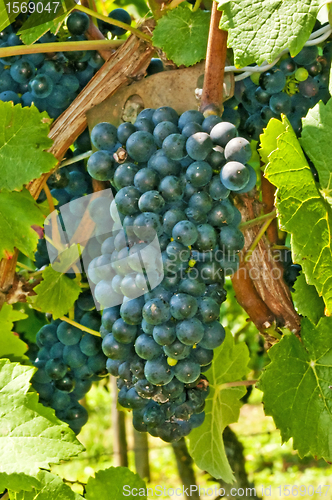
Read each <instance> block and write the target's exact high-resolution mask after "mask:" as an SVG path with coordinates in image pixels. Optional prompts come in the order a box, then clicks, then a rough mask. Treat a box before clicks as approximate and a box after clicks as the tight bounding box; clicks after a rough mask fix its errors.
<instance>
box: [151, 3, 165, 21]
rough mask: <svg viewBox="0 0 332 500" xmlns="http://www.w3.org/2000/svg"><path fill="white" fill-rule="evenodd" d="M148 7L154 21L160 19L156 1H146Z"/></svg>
mask: <svg viewBox="0 0 332 500" xmlns="http://www.w3.org/2000/svg"><path fill="white" fill-rule="evenodd" d="M148 5H149V7H150V10H151V12H152V14H153V17H154V18H155V19H160V18H161V17H162V14H161V9H160V5H159V4H158V2H156V0H148Z"/></svg>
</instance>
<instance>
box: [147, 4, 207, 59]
mask: <svg viewBox="0 0 332 500" xmlns="http://www.w3.org/2000/svg"><path fill="white" fill-rule="evenodd" d="M209 25H210V13H209V12H207V11H204V10H200V9H199V10H197V11H196V12H192V10H191V9H190V7H187V6H183V5H180V6H179V7H176V8H175V9H172V10H170V11H169V12H168V13H167V14H165V15H164V16H163V17H162V18H161V19H160V20H159V21H158V23H157V26H156V28H155V30H154V31H153V45H154V46H155V47H158V48H160V49H162V50H163V51H164V52H165V54H166V56H167V57H168V59H171V60H172V61H173V62H174V63H175V64H176V65H177V66H181V65H184V66H192V65H193V64H196V63H197V62H199V61H201V60H202V59H204V58H205V56H206V49H207V40H208V35H209Z"/></svg>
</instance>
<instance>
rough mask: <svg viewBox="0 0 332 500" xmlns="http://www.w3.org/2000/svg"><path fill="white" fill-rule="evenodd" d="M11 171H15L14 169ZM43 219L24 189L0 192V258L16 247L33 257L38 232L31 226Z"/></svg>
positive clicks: (37, 224) (11, 252)
mask: <svg viewBox="0 0 332 500" xmlns="http://www.w3.org/2000/svg"><path fill="white" fill-rule="evenodd" d="M0 120H1V118H0ZM0 164H1V161H0ZM14 164H15V163H14ZM0 170H1V167H0ZM7 170H10V169H7ZM13 172H14V173H15V170H14V169H13ZM0 177H1V173H0ZM44 220H45V217H44V215H43V212H42V211H41V210H40V208H39V206H38V204H37V203H36V201H35V200H34V199H33V197H32V196H31V194H30V193H29V191H27V190H26V189H24V190H23V191H21V192H16V191H15V192H8V191H4V192H2V193H0V234H1V238H0V258H3V257H6V258H8V257H9V256H10V255H12V254H13V252H14V248H15V247H16V248H18V249H19V250H20V251H21V252H22V253H24V255H27V256H28V257H30V258H32V259H33V255H34V251H35V250H36V247H37V243H38V234H37V233H36V231H35V230H34V229H32V227H31V226H33V225H36V226H42V225H43V224H44ZM22 234H24V238H22Z"/></svg>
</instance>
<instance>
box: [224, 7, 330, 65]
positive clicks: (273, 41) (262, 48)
mask: <svg viewBox="0 0 332 500" xmlns="http://www.w3.org/2000/svg"><path fill="white" fill-rule="evenodd" d="M217 2H218V5H219V6H218V9H219V10H222V11H223V15H222V17H221V21H220V28H221V29H224V30H227V31H228V44H229V46H230V47H232V48H233V50H234V60H235V65H236V66H237V67H239V68H240V67H242V66H246V65H247V64H251V63H253V62H256V63H258V64H262V63H263V62H264V61H268V62H272V61H273V60H274V59H275V58H276V57H277V56H278V55H279V53H280V52H281V51H282V50H284V49H286V48H289V49H290V53H291V56H295V55H296V54H297V53H298V52H300V50H301V49H302V47H303V46H304V44H305V42H306V41H307V40H308V38H309V35H310V34H311V32H312V29H313V27H314V24H315V21H316V17H317V14H318V11H319V9H320V7H321V6H322V5H323V4H324V3H325V1H324V0H272V1H271V0H232V1H231V0H217Z"/></svg>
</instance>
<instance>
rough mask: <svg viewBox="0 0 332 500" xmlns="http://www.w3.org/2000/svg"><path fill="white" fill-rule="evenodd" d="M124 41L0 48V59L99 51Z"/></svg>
mask: <svg viewBox="0 0 332 500" xmlns="http://www.w3.org/2000/svg"><path fill="white" fill-rule="evenodd" d="M125 41H126V40H86V41H82V42H80V41H79V42H53V43H43V44H40V43H38V44H32V45H13V46H12V47H4V48H0V57H9V56H20V55H24V54H40V53H41V52H43V53H44V52H45V53H46V52H70V51H72V50H75V51H76V50H99V49H104V50H105V49H110V48H117V47H120V46H121V45H123V44H124V43H125Z"/></svg>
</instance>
